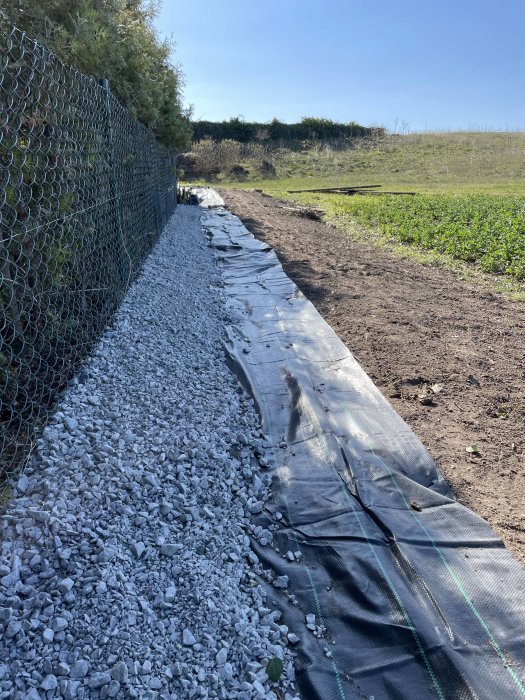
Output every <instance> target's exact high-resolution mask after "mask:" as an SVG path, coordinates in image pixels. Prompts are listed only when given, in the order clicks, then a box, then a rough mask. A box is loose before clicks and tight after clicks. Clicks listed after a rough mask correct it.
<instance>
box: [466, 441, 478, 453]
mask: <svg viewBox="0 0 525 700" xmlns="http://www.w3.org/2000/svg"><path fill="white" fill-rule="evenodd" d="M465 450H466V451H467V452H469V453H470V454H473V455H479V454H480V452H479V447H478V445H476V443H474V444H472V445H469V446H468V447H466V448H465Z"/></svg>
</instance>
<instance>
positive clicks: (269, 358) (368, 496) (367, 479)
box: [199, 191, 525, 700]
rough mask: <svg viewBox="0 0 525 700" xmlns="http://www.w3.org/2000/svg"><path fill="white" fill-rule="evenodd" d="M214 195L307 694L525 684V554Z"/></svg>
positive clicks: (497, 688) (523, 689)
mask: <svg viewBox="0 0 525 700" xmlns="http://www.w3.org/2000/svg"><path fill="white" fill-rule="evenodd" d="M199 196H200V198H201V200H204V205H206V197H207V193H206V192H202V191H201V192H200V193H199ZM209 201H211V204H212V205H214V206H215V207H216V208H214V209H210V210H208V211H206V212H205V213H204V215H203V224H204V226H205V228H206V230H207V235H208V239H209V245H210V246H211V247H212V248H213V250H214V252H215V256H216V259H217V261H218V264H219V268H220V271H221V275H222V279H223V283H224V286H225V293H226V295H227V297H228V298H229V311H230V323H229V325H228V328H227V332H228V336H229V341H228V343H227V350H228V354H229V357H230V364H231V366H232V368H233V369H234V370H235V371H236V372H237V374H238V376H239V378H240V379H241V381H242V382H243V383H244V384H245V386H246V387H247V388H248V390H249V391H250V392H251V394H252V395H253V397H254V399H255V401H256V405H257V407H258V410H259V413H260V418H261V421H262V425H263V430H264V434H265V438H266V442H265V443H264V445H265V449H264V451H263V453H261V463H262V464H263V466H267V467H269V468H270V469H272V470H273V474H274V493H273V499H272V500H271V501H269V502H268V503H267V505H266V507H265V510H264V512H263V513H262V514H261V515H260V516H259V518H260V520H259V522H260V524H261V526H263V527H268V526H269V523H271V524H272V525H275V524H276V523H277V524H278V525H279V529H278V531H276V532H275V533H274V539H273V547H269V546H266V547H263V546H261V547H259V549H258V550H257V553H258V555H259V557H260V558H261V559H262V560H263V562H264V563H265V564H267V565H269V566H271V567H272V568H273V569H274V570H275V571H276V572H277V573H278V574H279V575H280V576H281V577H287V580H286V579H282V578H281V579H278V581H279V583H278V585H277V587H276V589H275V591H274V596H275V597H276V598H277V597H278V598H279V602H280V605H281V606H282V609H283V610H285V618H286V623H287V624H288V625H289V626H290V627H291V628H292V629H293V630H294V632H297V634H298V636H299V637H300V640H299V641H298V644H297V647H296V650H297V651H298V658H297V677H298V682H299V685H300V688H301V691H302V696H303V697H304V698H308V699H309V700H313V699H315V698H319V699H322V700H331V699H332V698H334V699H336V698H337V699H338V700H343V699H344V698H347V699H350V698H352V699H353V698H360V699H363V698H366V699H367V700H372V699H373V698H375V699H376V700H377V699H378V698H382V699H383V698H400V699H401V698H403V699H407V698H410V699H411V700H419V699H421V700H423V699H425V700H426V699H427V698H441V699H442V700H443V699H447V700H448V699H454V700H474V699H475V698H476V699H478V698H487V699H489V698H490V699H495V698H506V699H510V698H520V697H524V696H525V670H524V669H525V624H524V621H525V616H524V611H525V595H524V594H525V572H524V571H523V568H522V567H521V565H520V564H519V563H518V562H517V561H516V560H515V559H514V558H513V557H512V555H511V554H510V553H509V552H508V551H507V550H506V549H505V548H504V546H503V543H502V542H501V540H500V539H499V538H498V537H497V536H496V534H495V533H494V532H493V530H492V529H491V528H490V526H489V525H488V523H486V522H485V521H484V520H482V519H481V518H479V517H478V516H477V515H475V514H474V513H472V512H471V511H469V510H468V509H466V508H465V507H464V506H462V505H461V504H460V503H458V502H457V501H456V500H455V499H454V496H453V494H452V493H451V491H450V489H449V487H448V485H447V484H446V482H445V481H444V480H443V478H442V476H441V475H440V473H439V472H438V470H437V468H436V466H435V464H434V462H433V461H432V459H431V457H430V456H429V454H428V453H427V452H426V450H425V449H424V447H423V446H422V445H421V443H420V442H419V440H418V439H417V438H416V436H415V435H414V433H413V432H412V431H411V430H410V428H409V427H408V426H407V425H406V424H405V423H404V422H403V420H402V419H401V418H400V417H399V416H398V415H397V414H396V413H395V411H394V410H393V408H392V407H391V406H390V404H388V402H387V401H386V400H385V399H384V398H383V397H382V395H381V394H380V392H379V390H378V389H377V388H376V387H375V386H374V384H373V383H372V381H371V380H370V379H369V378H368V377H367V375H366V374H365V372H364V371H363V370H362V368H361V367H360V366H359V364H358V363H357V362H356V360H355V359H354V358H353V357H352V355H351V353H350V352H349V350H348V349H347V348H346V347H345V346H344V345H343V344H342V342H341V341H340V340H339V339H338V338H337V336H336V334H335V333H334V331H333V330H332V329H331V328H330V327H329V326H328V325H327V324H326V323H325V321H324V320H323V318H322V317H321V316H320V315H319V314H318V312H317V311H316V310H315V308H314V307H313V305H312V304H311V303H310V302H309V301H308V300H307V299H306V298H305V297H304V296H303V295H302V294H301V293H300V291H299V290H298V289H297V287H296V286H295V284H293V282H291V280H290V279H289V278H288V277H287V276H286V275H285V274H284V272H283V269H282V267H281V265H280V263H279V260H278V258H277V256H276V254H275V253H274V251H273V250H272V249H271V248H269V247H268V246H267V245H266V244H263V243H261V242H259V241H257V240H256V239H254V238H253V236H252V235H251V234H250V233H249V232H248V231H247V230H246V228H245V227H244V226H243V225H242V224H241V222H240V221H239V219H237V218H236V217H234V216H232V215H231V214H230V213H229V212H228V211H226V210H225V209H224V208H221V207H218V208H217V204H218V202H217V201H215V200H209ZM219 203H220V202H219ZM281 582H283V583H282V585H281ZM274 585H275V582H274Z"/></svg>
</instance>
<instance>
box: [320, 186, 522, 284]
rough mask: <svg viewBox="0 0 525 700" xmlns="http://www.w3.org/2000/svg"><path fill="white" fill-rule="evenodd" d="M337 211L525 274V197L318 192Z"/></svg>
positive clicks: (484, 265) (498, 269) (406, 238)
mask: <svg viewBox="0 0 525 700" xmlns="http://www.w3.org/2000/svg"><path fill="white" fill-rule="evenodd" d="M318 201H319V202H320V203H321V205H322V203H323V202H325V203H326V205H327V209H328V210H329V211H330V212H331V213H332V214H335V215H341V214H343V215H348V214H349V215H351V216H352V217H354V218H355V219H356V220H357V221H358V222H359V223H360V224H362V225H364V226H368V227H374V228H376V229H378V230H379V231H380V232H381V233H382V234H385V235H387V236H389V237H392V238H394V239H396V240H399V241H401V242H404V243H413V244H416V245H418V246H420V247H422V248H427V249H432V250H437V251H439V252H440V253H446V254H448V255H452V256H453V257H454V258H457V259H459V260H464V261H466V262H473V263H477V264H479V266H480V267H481V269H483V270H484V271H486V272H492V273H499V274H509V275H515V276H516V277H517V278H518V279H525V199H524V198H523V197H520V196H517V195H516V196H500V195H490V194H467V195H449V194H437V195H427V194H419V195H415V196H408V195H402V196H399V195H379V196H354V197H346V196H338V195H332V196H322V197H319V198H318Z"/></svg>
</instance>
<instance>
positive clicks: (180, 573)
mask: <svg viewBox="0 0 525 700" xmlns="http://www.w3.org/2000/svg"><path fill="white" fill-rule="evenodd" d="M201 215H202V210H201V209H200V208H199V207H193V206H189V207H188V206H179V207H178V208H177V211H176V213H175V215H174V217H173V218H172V220H171V221H170V223H169V225H168V226H167V228H166V230H165V232H164V234H163V235H162V237H161V239H160V241H159V243H158V244H157V245H156V246H155V248H154V249H153V251H152V253H151V255H150V256H149V257H148V259H147V260H146V262H145V264H144V267H143V270H142V272H141V274H140V275H139V276H138V277H137V278H136V280H135V281H134V282H133V284H132V285H131V287H130V289H129V290H128V293H127V294H126V297H125V299H124V301H123V303H122V305H121V307H120V309H119V311H118V312H117V314H116V317H115V319H114V322H113V323H112V325H111V327H110V328H108V329H107V330H106V332H105V333H104V335H103V336H102V338H101V340H100V342H99V343H98V344H97V346H96V347H95V348H94V350H93V352H92V354H91V357H90V358H89V359H88V360H87V361H86V362H85V363H84V366H83V367H82V369H81V371H80V373H79V375H78V376H77V378H75V379H73V380H72V381H71V382H70V384H69V386H68V388H67V390H66V391H65V393H64V394H63V396H62V398H61V399H60V402H59V404H58V405H57V406H56V409H55V414H54V416H52V417H51V418H50V420H49V422H48V425H47V427H46V428H45V430H44V431H43V433H42V434H41V435H40V436H39V437H38V438H37V440H36V450H35V451H34V453H33V454H32V457H31V460H30V462H29V464H28V465H27V468H26V470H25V473H24V475H22V476H20V477H19V478H18V481H17V482H15V483H13V485H12V486H13V495H12V498H11V500H10V503H9V504H8V506H7V508H6V509H5V513H3V517H2V518H1V519H0V625H1V627H0V630H3V631H4V633H3V634H0V659H2V665H0V700H3V698H6V699H7V698H8V697H9V698H11V697H12V698H13V699H14V700H24V698H27V699H28V700H49V699H50V698H59V697H62V698H64V699H65V700H73V699H76V698H78V699H79V700H91V699H93V700H104V698H113V697H115V698H121V697H129V698H144V699H145V700H155V699H157V700H172V699H173V698H177V699H178V700H186V699H188V700H189V699H190V698H205V699H208V700H214V699H215V700H230V699H231V700H254V698H256V697H260V698H270V699H272V698H275V693H274V692H273V691H272V689H271V686H270V683H269V680H268V678H267V676H266V674H265V673H264V668H265V665H266V663H267V661H268V660H269V659H271V658H275V657H279V658H283V660H284V661H285V672H284V673H283V675H282V678H281V680H280V689H281V694H282V696H283V698H284V700H293V698H295V696H296V691H295V686H294V680H293V668H292V660H293V655H292V652H291V651H290V649H289V644H291V642H290V640H289V639H287V638H286V632H284V630H285V629H286V628H284V626H279V625H278V624H277V623H276V620H278V619H279V614H278V613H277V611H275V610H274V609H273V608H272V604H271V603H270V601H271V600H272V598H271V596H270V597H268V595H269V594H268V589H267V588H265V587H263V585H262V583H261V582H271V581H272V580H273V579H274V575H273V574H272V572H271V571H268V570H266V569H265V568H264V566H263V563H262V562H263V561H264V558H261V560H259V558H258V557H257V556H256V555H255V554H254V553H253V552H252V551H251V548H250V538H253V539H254V540H256V541H257V542H258V543H259V544H260V545H261V546H265V545H270V544H271V543H272V537H273V534H272V532H271V530H269V529H268V528H263V527H261V526H258V525H255V523H254V522H252V518H251V513H260V512H262V511H263V510H265V511H266V501H267V500H268V498H269V497H270V488H271V479H272V475H271V470H269V469H264V470H262V469H259V466H258V464H261V466H268V464H269V462H268V459H267V458H268V457H269V455H268V454H266V453H265V454H263V452H262V448H264V449H265V450H266V449H267V448H268V447H269V446H270V445H269V444H265V441H264V439H263V438H264V436H263V434H262V431H261V426H260V423H259V419H258V415H257V411H256V408H255V406H254V404H253V401H252V400H251V399H250V397H249V396H248V395H247V394H246V393H245V392H244V391H243V390H242V388H241V387H240V385H239V383H238V381H237V379H236V378H235V377H234V376H233V374H232V373H231V372H230V370H229V369H228V366H227V363H226V358H225V354H224V341H225V319H228V320H227V323H230V321H231V322H234V319H235V317H236V315H238V314H239V313H245V311H244V310H243V311H238V310H237V309H235V308H234V307H233V306H232V305H231V303H230V302H227V300H226V299H225V297H224V296H223V294H222V291H221V290H222V287H223V282H222V280H221V277H220V275H219V272H218V270H217V267H216V262H215V260H214V257H213V253H212V252H211V250H210V248H209V247H208V246H207V242H206V235H205V231H204V230H203V227H202V225H201V223H200V217H201ZM219 216H220V215H218V217H219ZM218 217H217V220H218V221H219V222H220V223H219V224H218V225H221V226H222V217H221V218H220V219H219V218H218ZM256 451H257V452H256ZM258 458H259V462H258V461H257V460H258ZM256 465H257V466H256ZM250 511H251V513H250ZM279 515H280V514H279ZM274 517H275V518H276V520H279V518H278V517H277V515H276V516H274ZM281 518H282V516H281ZM272 527H278V526H277V525H275V521H274V524H273V525H272ZM275 580H276V581H278V580H279V579H275ZM260 610H267V612H266V613H265V614H264V615H262V614H261V613H260V612H259V611H260ZM146 662H147V663H146ZM69 669H70V670H69ZM287 669H292V670H287ZM144 670H145V671H147V672H146V673H143V672H142V671H144ZM68 674H69V675H68ZM257 674H260V675H257ZM57 677H58V678H57ZM35 686H37V688H38V689H37V688H35ZM46 688H49V689H46Z"/></svg>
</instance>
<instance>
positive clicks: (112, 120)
mask: <svg viewBox="0 0 525 700" xmlns="http://www.w3.org/2000/svg"><path fill="white" fill-rule="evenodd" d="M0 178H1V187H0V459H1V462H0V491H1V483H5V478H6V477H8V476H9V475H10V474H11V473H12V472H13V471H15V470H16V469H17V468H19V467H20V466H21V465H23V463H24V460H26V459H27V457H28V455H29V454H30V452H31V448H32V443H33V436H34V434H35V428H37V427H38V424H39V423H41V422H42V421H43V420H44V418H45V416H46V413H47V411H48V410H49V409H50V408H51V407H52V406H53V404H54V402H55V400H56V399H57V396H58V395H59V394H60V392H61V391H62V390H63V389H64V388H65V386H66V385H67V383H68V381H69V380H70V379H71V377H72V376H73V374H74V371H75V368H76V367H77V366H78V364H79V362H80V361H81V360H82V359H83V358H84V357H85V356H86V355H87V354H88V353H89V352H90V350H91V348H92V347H93V345H94V343H95V342H96V341H97V339H98V338H99V336H100V334H101V333H102V331H103V330H104V328H105V327H106V326H107V324H108V322H109V321H110V319H111V317H112V315H113V314H114V312H115V310H116V309H117V307H118V306H119V304H120V302H121V301H122V299H123V297H124V295H125V293H126V290H127V289H128V287H129V285H130V284H131V282H132V281H133V280H134V279H135V277H136V276H137V274H138V272H139V270H140V267H141V264H142V262H143V261H144V259H145V258H146V256H147V255H148V253H149V251H150V250H151V248H152V246H153V245H154V243H155V242H156V241H157V239H158V237H159V235H160V233H161V231H162V229H163V228H164V225H165V224H166V222H167V220H168V218H169V217H170V215H171V214H172V212H173V210H174V208H175V206H176V203H177V187H176V171H175V156H174V154H172V153H171V152H169V151H167V150H166V149H165V148H164V147H162V146H160V145H159V144H158V143H157V141H156V140H155V137H154V136H153V134H152V133H151V132H150V131H148V130H147V129H146V128H145V127H144V126H142V125H141V124H140V123H139V122H138V121H137V120H136V119H135V118H134V117H133V116H132V115H131V114H130V113H129V112H128V111H127V110H126V109H124V108H123V107H122V105H121V104H120V103H119V102H118V101H117V100H116V99H115V98H114V97H113V96H112V95H111V94H110V92H109V90H108V88H107V85H105V84H104V81H102V82H101V84H98V83H97V82H96V81H95V80H93V79H91V78H88V77H86V76H85V75H82V74H81V73H79V72H78V71H77V70H75V69H73V68H71V67H70V66H68V65H65V64H64V63H63V62H61V61H60V60H59V59H58V58H57V57H56V56H54V55H53V54H52V53H51V52H49V51H48V50H47V49H45V48H43V47H42V46H39V45H38V44H37V43H35V42H34V41H32V40H30V39H29V38H28V37H27V36H25V35H24V34H23V33H22V32H20V31H19V30H17V29H15V28H13V29H10V30H8V31H5V30H2V29H1V28H0Z"/></svg>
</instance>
